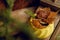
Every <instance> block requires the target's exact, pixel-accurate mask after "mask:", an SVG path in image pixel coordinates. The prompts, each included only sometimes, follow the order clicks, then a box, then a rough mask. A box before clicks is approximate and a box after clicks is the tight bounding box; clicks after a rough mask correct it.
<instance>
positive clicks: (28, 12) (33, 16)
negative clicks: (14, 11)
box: [25, 10, 35, 18]
mask: <svg viewBox="0 0 60 40" xmlns="http://www.w3.org/2000/svg"><path fill="white" fill-rule="evenodd" d="M25 13H26V14H28V15H29V16H31V17H32V18H35V15H34V12H32V11H31V10H28V11H25Z"/></svg>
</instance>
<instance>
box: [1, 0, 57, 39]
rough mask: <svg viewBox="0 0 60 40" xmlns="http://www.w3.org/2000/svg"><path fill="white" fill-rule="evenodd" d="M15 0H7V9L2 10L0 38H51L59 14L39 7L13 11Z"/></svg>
mask: <svg viewBox="0 0 60 40" xmlns="http://www.w3.org/2000/svg"><path fill="white" fill-rule="evenodd" d="M14 1H15V0H5V2H6V8H4V9H0V37H5V38H6V40H37V39H43V38H47V37H49V36H50V35H51V34H52V32H53V30H54V20H55V18H56V15H57V12H53V11H51V9H50V8H43V7H38V8H37V9H36V10H35V12H34V11H32V10H30V9H28V8H24V9H19V10H15V11H12V9H13V5H14Z"/></svg>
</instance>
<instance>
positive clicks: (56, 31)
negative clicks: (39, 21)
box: [50, 15, 60, 40]
mask: <svg viewBox="0 0 60 40" xmlns="http://www.w3.org/2000/svg"><path fill="white" fill-rule="evenodd" d="M58 18H59V23H58V25H57V27H56V28H55V30H54V33H53V34H52V36H51V38H50V40H55V39H56V36H57V35H58V34H59V33H60V15H59V17H58Z"/></svg>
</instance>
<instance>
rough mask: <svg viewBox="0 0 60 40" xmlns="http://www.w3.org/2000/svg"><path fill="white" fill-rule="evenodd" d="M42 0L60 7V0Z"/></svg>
mask: <svg viewBox="0 0 60 40" xmlns="http://www.w3.org/2000/svg"><path fill="white" fill-rule="evenodd" d="M41 1H42V2H45V3H47V4H50V5H53V6H56V7H58V8H60V0H57V1H56V2H52V1H51V0H41Z"/></svg>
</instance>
